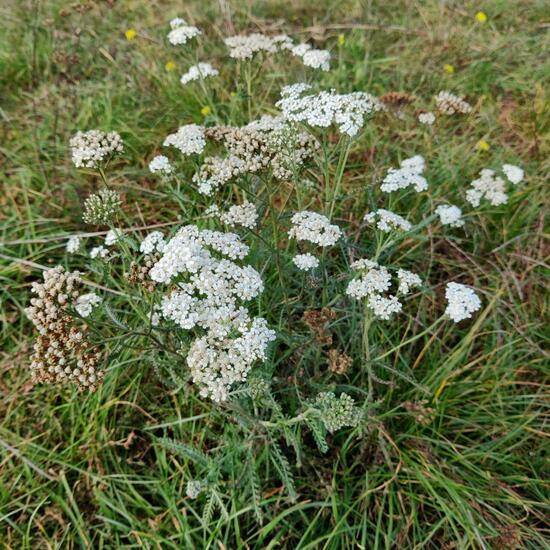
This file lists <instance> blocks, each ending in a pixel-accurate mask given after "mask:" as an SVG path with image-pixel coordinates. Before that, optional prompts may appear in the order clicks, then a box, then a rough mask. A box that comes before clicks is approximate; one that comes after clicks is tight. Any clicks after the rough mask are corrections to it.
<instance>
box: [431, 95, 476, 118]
mask: <svg viewBox="0 0 550 550" xmlns="http://www.w3.org/2000/svg"><path fill="white" fill-rule="evenodd" d="M435 104H436V107H437V110H438V111H439V112H440V113H441V114H443V115H454V114H455V113H459V114H464V115H465V114H468V113H470V112H471V110H472V106H471V105H470V104H469V103H468V102H467V101H465V100H464V99H463V98H462V97H460V96H457V95H454V94H452V93H451V92H447V91H443V92H439V93H438V94H437V95H436V96H435Z"/></svg>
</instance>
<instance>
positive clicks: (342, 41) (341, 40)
mask: <svg viewBox="0 0 550 550" xmlns="http://www.w3.org/2000/svg"><path fill="white" fill-rule="evenodd" d="M345 43H346V37H345V36H344V35H343V34H339V35H338V44H340V46H343V45H344V44H345Z"/></svg>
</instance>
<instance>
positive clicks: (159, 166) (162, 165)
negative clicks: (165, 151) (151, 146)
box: [149, 155, 173, 174]
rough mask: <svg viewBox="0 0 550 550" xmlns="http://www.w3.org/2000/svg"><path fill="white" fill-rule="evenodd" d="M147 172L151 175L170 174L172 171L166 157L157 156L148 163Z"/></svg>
mask: <svg viewBox="0 0 550 550" xmlns="http://www.w3.org/2000/svg"><path fill="white" fill-rule="evenodd" d="M149 171H150V172H151V173H152V174H156V173H158V172H160V173H161V174H171V173H172V171H173V169H172V165H171V164H170V161H169V160H168V157H165V156H164V155H157V156H156V157H155V158H153V159H152V160H151V162H150V163H149Z"/></svg>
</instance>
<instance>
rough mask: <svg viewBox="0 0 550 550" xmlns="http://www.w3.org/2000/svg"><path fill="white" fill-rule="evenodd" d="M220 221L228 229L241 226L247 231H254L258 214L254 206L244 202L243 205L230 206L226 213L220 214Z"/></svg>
mask: <svg viewBox="0 0 550 550" xmlns="http://www.w3.org/2000/svg"><path fill="white" fill-rule="evenodd" d="M220 221H221V222H222V223H225V224H226V225H229V226H230V227H234V226H235V225H241V226H242V227H247V228H248V229H254V228H255V227H256V224H257V223H258V212H257V211H256V207H255V206H254V204H252V203H251V202H248V201H245V202H243V204H239V205H236V204H235V205H233V206H231V208H229V210H228V211H227V212H222V213H221V214H220Z"/></svg>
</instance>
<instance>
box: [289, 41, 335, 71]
mask: <svg viewBox="0 0 550 550" xmlns="http://www.w3.org/2000/svg"><path fill="white" fill-rule="evenodd" d="M290 51H291V52H292V53H293V55H295V56H297V57H301V58H302V61H303V63H304V65H305V66H306V67H312V68H313V69H321V70H323V71H328V70H329V69H330V52H329V51H328V50H316V49H313V48H312V47H311V46H310V45H309V44H305V43H303V44H298V45H297V46H294V47H292V49H291V50H290Z"/></svg>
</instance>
